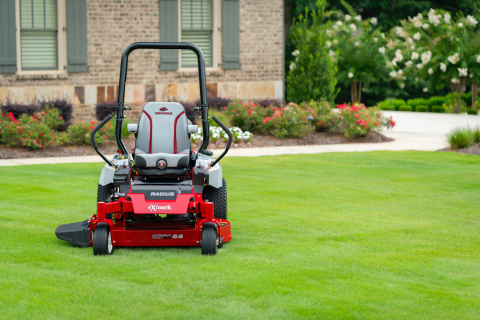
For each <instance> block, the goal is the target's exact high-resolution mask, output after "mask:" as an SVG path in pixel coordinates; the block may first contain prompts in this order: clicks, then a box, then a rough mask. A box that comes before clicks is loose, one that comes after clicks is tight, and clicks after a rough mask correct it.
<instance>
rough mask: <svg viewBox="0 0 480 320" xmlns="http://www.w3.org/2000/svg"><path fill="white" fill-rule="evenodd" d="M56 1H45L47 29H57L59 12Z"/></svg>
mask: <svg viewBox="0 0 480 320" xmlns="http://www.w3.org/2000/svg"><path fill="white" fill-rule="evenodd" d="M55 4H56V1H55V0H45V28H46V29H57V10H56V6H55Z"/></svg>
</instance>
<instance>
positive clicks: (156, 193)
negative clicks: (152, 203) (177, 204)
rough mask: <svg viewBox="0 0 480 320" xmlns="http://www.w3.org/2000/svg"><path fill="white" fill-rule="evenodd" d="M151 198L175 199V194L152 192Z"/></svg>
mask: <svg viewBox="0 0 480 320" xmlns="http://www.w3.org/2000/svg"><path fill="white" fill-rule="evenodd" d="M150 196H151V197H175V192H152V193H150Z"/></svg>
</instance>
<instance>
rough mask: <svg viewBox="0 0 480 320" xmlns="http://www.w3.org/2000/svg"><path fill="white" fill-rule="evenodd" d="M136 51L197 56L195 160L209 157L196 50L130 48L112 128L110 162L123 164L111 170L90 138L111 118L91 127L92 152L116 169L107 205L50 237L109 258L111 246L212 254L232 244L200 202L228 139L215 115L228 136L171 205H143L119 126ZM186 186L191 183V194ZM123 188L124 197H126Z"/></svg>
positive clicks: (161, 45) (150, 45)
mask: <svg viewBox="0 0 480 320" xmlns="http://www.w3.org/2000/svg"><path fill="white" fill-rule="evenodd" d="M136 49H188V50H192V51H193V52H194V53H195V54H196V55H197V58H198V59H197V60H198V75H199V84H200V102H201V106H200V107H196V108H195V109H196V110H200V111H201V119H202V125H203V128H204V130H203V142H202V144H201V146H200V148H199V150H198V151H197V153H196V155H198V154H200V153H202V154H204V155H208V156H211V152H209V151H207V150H206V148H207V147H208V144H209V138H210V137H209V131H210V130H209V122H208V105H207V94H206V91H207V90H206V79H205V62H204V57H203V53H202V51H201V50H200V48H198V47H197V46H196V45H194V44H191V43H170V42H137V43H133V44H131V45H129V46H128V47H127V48H126V49H125V50H124V52H123V54H122V61H121V67H120V81H119V89H118V106H117V114H116V127H115V138H116V142H117V146H118V155H117V156H116V158H115V159H117V160H127V161H123V162H122V163H123V164H122V165H118V164H117V165H116V164H115V160H109V159H107V158H106V157H105V156H104V155H103V154H102V153H101V152H100V151H99V150H98V146H97V142H96V140H95V133H96V132H97V131H98V130H100V129H101V128H102V127H103V126H104V125H105V124H106V123H107V122H108V121H109V120H110V119H111V118H112V115H109V116H108V117H106V118H105V119H104V120H103V121H102V122H101V123H99V124H98V125H97V126H96V127H95V128H94V130H93V131H92V134H91V139H92V145H93V147H94V149H95V150H96V152H97V153H98V154H99V155H100V157H102V158H103V160H104V161H105V162H106V163H107V164H108V165H109V166H111V167H112V168H114V169H115V173H114V184H115V186H114V189H113V194H112V196H111V197H110V201H108V202H97V213H96V214H94V215H93V216H92V217H91V218H90V219H89V220H87V221H84V222H78V223H71V224H66V225H60V226H59V227H58V228H57V230H56V231H55V233H56V235H57V237H58V238H59V239H61V240H65V241H68V242H71V243H74V244H76V245H80V246H84V247H87V246H93V249H94V254H111V253H113V249H114V248H115V247H130V246H155V247H156V246H167V247H168V246H172V247H175V246H197V247H198V246H200V247H202V253H203V254H215V253H216V252H217V248H220V247H222V245H223V243H225V242H228V241H230V240H231V239H232V235H231V232H230V222H229V221H227V220H224V219H220V218H215V217H214V203H213V202H210V201H208V200H207V199H204V196H203V187H204V185H206V183H207V179H208V170H210V168H212V167H214V166H215V165H216V164H217V162H218V161H220V159H222V158H223V156H225V154H226V153H227V152H228V150H229V148H230V145H231V143H232V140H233V135H232V133H231V132H230V130H229V129H228V128H227V127H226V126H225V125H224V124H223V123H221V122H220V120H218V119H217V118H216V117H215V116H214V117H212V119H213V120H214V121H215V122H216V123H217V124H218V125H219V126H221V127H222V128H223V130H225V132H227V134H228V135H229V139H228V143H227V147H226V149H225V151H224V152H223V153H222V154H221V155H220V156H219V157H218V158H217V159H216V160H214V161H211V162H210V163H209V166H208V168H201V167H195V168H193V169H192V170H191V171H190V172H189V173H188V174H187V176H185V177H184V182H183V188H184V189H183V191H182V192H181V193H178V194H176V196H175V198H174V200H147V199H146V197H145V194H144V193H141V192H135V190H132V186H133V182H132V181H133V179H135V177H137V176H138V173H137V172H136V170H135V166H134V164H133V163H129V153H128V150H127V148H126V147H125V144H124V142H123V140H122V127H123V119H124V111H125V110H131V108H130V107H126V106H125V104H124V97H125V84H126V78H127V66H128V56H129V54H130V53H131V52H132V51H134V50H136ZM193 153H195V151H193ZM117 163H118V162H117ZM130 164H131V165H130ZM188 181H190V182H189V186H190V187H191V192H190V191H189V190H190V189H189V187H188ZM199 181H200V182H199ZM117 184H118V185H122V186H123V191H124V192H119V190H116V186H117ZM127 186H128V192H125V191H126V188H127ZM185 190H187V191H185ZM164 215H168V216H167V217H170V218H171V217H172V216H173V217H179V219H167V218H166V217H165V216H164ZM132 221H133V222H132Z"/></svg>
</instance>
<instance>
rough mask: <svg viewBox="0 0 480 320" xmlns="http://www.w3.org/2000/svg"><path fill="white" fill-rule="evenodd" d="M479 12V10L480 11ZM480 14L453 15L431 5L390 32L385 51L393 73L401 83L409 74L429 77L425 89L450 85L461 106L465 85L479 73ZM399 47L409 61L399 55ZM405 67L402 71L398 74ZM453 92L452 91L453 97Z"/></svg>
mask: <svg viewBox="0 0 480 320" xmlns="http://www.w3.org/2000/svg"><path fill="white" fill-rule="evenodd" d="M479 16H480V14H479ZM477 19H478V17H473V16H467V17H463V16H461V15H460V16H459V18H458V19H453V18H452V16H451V15H450V13H448V12H446V11H443V10H435V9H430V11H429V12H428V14H427V16H423V15H422V14H421V13H419V14H418V15H416V16H415V17H413V18H409V19H408V21H404V22H403V23H402V26H401V27H397V28H396V30H394V31H392V32H391V33H390V34H389V37H390V40H389V43H391V46H387V47H388V48H387V52H386V54H387V55H388V56H390V57H393V56H394V55H395V58H393V59H392V61H389V62H388V65H389V67H391V68H392V71H391V72H390V73H389V75H390V77H391V78H392V79H394V80H395V81H397V83H398V85H399V86H400V87H401V86H402V85H404V81H405V80H406V79H407V77H410V78H412V79H414V78H415V79H417V80H418V78H420V79H422V80H424V81H426V84H427V86H426V87H425V88H424V89H423V91H424V92H433V90H435V89H441V88H445V87H446V88H449V89H450V90H451V92H452V93H454V92H456V93H457V94H456V96H457V101H456V102H455V103H454V101H452V105H455V106H456V107H454V109H453V110H454V112H457V113H458V112H459V111H460V107H461V102H460V93H461V91H462V88H464V87H465V85H467V84H469V83H471V84H472V86H473V87H475V81H477V79H478V77H479V76H480V26H478V21H477ZM398 51H400V52H401V54H402V56H403V57H410V58H409V59H408V58H407V59H406V61H405V60H403V59H398V58H397V56H396V55H397V52H398ZM400 71H402V74H399V73H400ZM453 97H454V95H453V94H452V100H453V99H454V98H453Z"/></svg>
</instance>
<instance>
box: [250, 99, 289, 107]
mask: <svg viewBox="0 0 480 320" xmlns="http://www.w3.org/2000/svg"><path fill="white" fill-rule="evenodd" d="M254 103H255V104H256V105H258V106H262V107H264V108H266V107H268V106H271V105H274V106H282V105H284V103H283V102H282V101H281V100H280V99H261V100H255V102H254Z"/></svg>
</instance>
